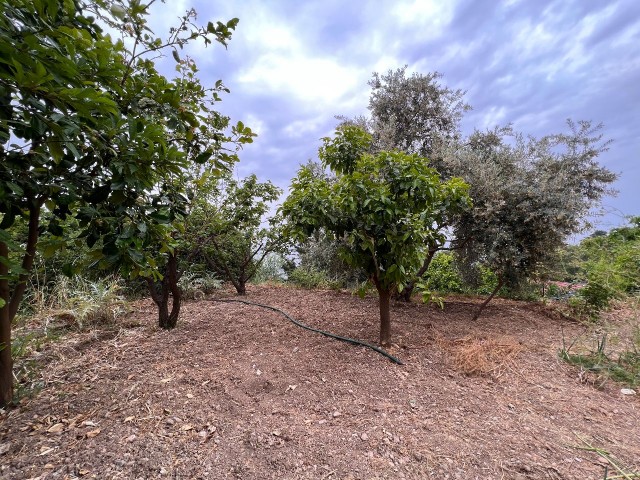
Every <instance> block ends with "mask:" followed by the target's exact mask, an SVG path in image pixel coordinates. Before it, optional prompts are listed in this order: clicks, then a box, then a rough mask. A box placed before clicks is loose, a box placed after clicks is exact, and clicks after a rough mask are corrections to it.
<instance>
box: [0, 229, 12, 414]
mask: <svg viewBox="0 0 640 480" xmlns="http://www.w3.org/2000/svg"><path fill="white" fill-rule="evenodd" d="M0 257H4V258H8V257H9V248H8V247H7V244H6V243H4V242H0ZM8 273H9V268H8V266H7V265H5V264H4V263H3V262H0V298H2V300H4V301H5V304H4V306H3V307H2V308H0V408H4V407H6V406H8V405H9V404H10V403H11V402H12V400H13V360H12V358H11V316H10V315H9V300H10V298H9V280H8V279H7V278H6V277H7V274H8Z"/></svg>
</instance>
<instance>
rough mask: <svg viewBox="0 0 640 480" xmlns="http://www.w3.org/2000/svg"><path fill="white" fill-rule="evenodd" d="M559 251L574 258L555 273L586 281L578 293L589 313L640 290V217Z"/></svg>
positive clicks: (630, 219)
mask: <svg viewBox="0 0 640 480" xmlns="http://www.w3.org/2000/svg"><path fill="white" fill-rule="evenodd" d="M559 253H560V255H561V256H562V257H563V258H567V257H568V258H570V259H572V262H571V264H570V265H569V266H568V267H569V269H567V264H566V263H564V264H562V266H561V268H557V269H556V270H555V271H554V273H555V274H556V275H558V276H561V278H562V277H564V278H563V279H565V280H569V281H574V282H575V281H582V282H586V286H585V287H584V288H582V289H580V290H579V295H580V297H581V298H582V299H583V300H584V302H585V304H586V307H587V308H588V309H589V310H590V313H593V314H597V313H598V312H599V311H601V310H603V309H605V308H607V307H608V306H609V304H610V302H611V300H613V299H615V298H624V297H625V296H628V295H636V294H637V293H638V292H640V217H631V218H629V224H628V225H625V226H622V227H618V228H614V229H611V230H610V231H609V232H604V231H596V232H595V233H594V234H592V235H590V236H589V237H587V238H585V239H583V240H582V241H581V242H580V243H579V244H578V245H570V246H566V247H565V248H563V249H562V250H561V252H559Z"/></svg>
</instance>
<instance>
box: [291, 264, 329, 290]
mask: <svg viewBox="0 0 640 480" xmlns="http://www.w3.org/2000/svg"><path fill="white" fill-rule="evenodd" d="M288 280H289V282H291V283H293V284H294V285H297V286H298V287H303V288H324V287H328V286H330V284H331V283H332V282H330V281H329V279H328V278H327V274H326V273H325V272H324V271H322V270H316V269H315V268H312V267H305V266H301V267H298V268H296V269H295V270H293V271H292V272H291V273H290V274H289V279H288Z"/></svg>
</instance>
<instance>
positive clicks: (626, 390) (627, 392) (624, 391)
mask: <svg viewBox="0 0 640 480" xmlns="http://www.w3.org/2000/svg"><path fill="white" fill-rule="evenodd" d="M620 393H621V394H622V395H635V394H636V391H635V390H633V389H632V388H623V389H622V390H620Z"/></svg>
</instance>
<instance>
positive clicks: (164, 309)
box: [147, 253, 182, 330]
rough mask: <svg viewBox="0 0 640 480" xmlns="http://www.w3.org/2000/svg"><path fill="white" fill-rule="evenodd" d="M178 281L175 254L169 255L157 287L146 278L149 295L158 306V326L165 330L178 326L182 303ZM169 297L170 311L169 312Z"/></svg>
mask: <svg viewBox="0 0 640 480" xmlns="http://www.w3.org/2000/svg"><path fill="white" fill-rule="evenodd" d="M178 280H180V274H179V273H178V261H177V258H176V255H175V253H174V254H170V255H169V258H168V260H167V268H166V271H165V275H164V277H163V279H162V282H160V284H159V285H158V283H157V282H154V281H153V280H152V279H151V278H147V285H148V286H149V294H150V295H151V298H152V299H153V301H154V302H155V304H156V305H157V306H158V326H159V327H160V328H163V329H165V330H172V329H174V328H175V327H176V325H177V324H178V317H179V316H180V306H181V303H182V294H181V292H180V287H178ZM169 295H171V311H169Z"/></svg>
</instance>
